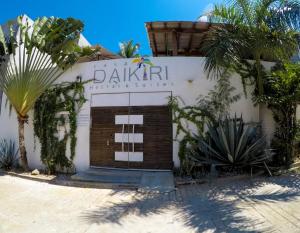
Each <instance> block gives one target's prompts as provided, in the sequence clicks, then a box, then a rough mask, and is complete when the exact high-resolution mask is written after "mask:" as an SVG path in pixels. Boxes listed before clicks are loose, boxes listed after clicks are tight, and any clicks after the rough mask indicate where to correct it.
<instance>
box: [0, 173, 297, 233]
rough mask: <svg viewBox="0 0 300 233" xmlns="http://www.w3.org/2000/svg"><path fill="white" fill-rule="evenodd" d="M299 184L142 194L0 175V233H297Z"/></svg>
mask: <svg viewBox="0 0 300 233" xmlns="http://www.w3.org/2000/svg"><path fill="white" fill-rule="evenodd" d="M299 178H300V177H297V176H287V177H274V178H267V179H265V180H263V179H257V180H253V181H249V180H247V181H239V182H237V181H235V182H233V181H232V182H228V183H226V184H219V183H218V184H216V183H212V184H211V185H193V186H184V187H181V188H180V189H179V190H178V191H176V192H172V193H168V194H141V193H138V192H135V191H126V190H110V189H88V188H86V189H84V188H74V187H65V186H58V185H49V184H46V183H38V182H35V181H29V180H23V179H20V178H15V177H10V176H0V232H1V233H7V232H9V233H14V232H15V233H27V232H28V233H29V232H30V233H33V232H38V233H39V232H42V233H48V232H60V233H65V232H70V233H75V232H78V233H82V232H88V233H92V232H97V233H106V232H107V233H117V232H121V233H123V232H126V233H131V232H137V233H150V232H151V233H152V232H153V233H160V232H162V233H192V232H193V233H194V232H284V233H287V232H300V221H299V220H300V179H299Z"/></svg>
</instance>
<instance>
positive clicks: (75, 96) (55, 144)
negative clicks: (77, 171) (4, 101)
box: [34, 81, 86, 173]
mask: <svg viewBox="0 0 300 233" xmlns="http://www.w3.org/2000/svg"><path fill="white" fill-rule="evenodd" d="M85 83H86V82H79V81H76V82H72V83H70V82H65V83H62V84H58V85H55V86H53V87H51V88H50V89H48V90H47V91H46V92H45V93H44V94H43V95H42V96H41V97H40V98H39V99H38V100H37V102H36V104H35V106H34V133H35V136H37V138H38V139H39V141H40V143H41V160H42V162H43V163H44V165H45V166H46V168H47V170H48V172H49V173H53V172H55V171H56V168H57V167H59V168H61V169H63V168H70V167H71V166H72V161H73V159H74V156H75V147H76V142H77V138H76V130H77V112H78V111H79V109H80V108H81V107H82V105H83V104H84V103H85V102H86V99H85V97H84V84H85ZM68 125H69V129H68V127H67V126H68ZM61 130H63V133H64V136H63V138H60V137H59V135H60V131H61ZM68 139H70V152H71V155H70V158H67V156H66V146H67V142H68Z"/></svg>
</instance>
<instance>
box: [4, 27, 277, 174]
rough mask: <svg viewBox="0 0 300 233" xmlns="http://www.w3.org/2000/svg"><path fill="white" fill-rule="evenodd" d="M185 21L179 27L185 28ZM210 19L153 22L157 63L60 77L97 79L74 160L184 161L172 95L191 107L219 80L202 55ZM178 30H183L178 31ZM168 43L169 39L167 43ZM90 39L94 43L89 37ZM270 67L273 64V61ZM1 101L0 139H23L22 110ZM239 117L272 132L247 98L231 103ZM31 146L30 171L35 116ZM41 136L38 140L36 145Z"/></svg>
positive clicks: (117, 163)
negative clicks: (206, 67)
mask: <svg viewBox="0 0 300 233" xmlns="http://www.w3.org/2000/svg"><path fill="white" fill-rule="evenodd" d="M179 24H180V27H179ZM208 27H209V25H208V24H207V23H205V22H180V23H179V22H168V23H167V22H156V23H147V30H148V34H149V39H150V44H151V48H152V50H153V54H154V56H155V57H151V58H149V59H150V60H151V62H152V63H153V66H148V65H145V69H146V70H145V71H146V74H145V73H144V67H141V68H139V67H138V66H137V64H136V63H133V59H110V60H99V61H89V62H83V63H78V64H76V65H74V66H73V67H72V68H71V69H70V70H68V71H67V72H66V73H65V74H64V75H63V76H62V77H61V78H60V79H59V82H62V81H75V80H76V79H77V77H81V79H82V80H83V81H84V80H90V79H92V80H93V81H92V82H90V83H88V84H86V87H85V97H86V99H87V100H88V101H87V102H86V103H85V104H84V106H83V107H82V109H81V111H80V112H79V114H78V128H77V146H76V155H75V158H74V164H75V166H76V169H77V170H86V169H88V168H89V167H90V166H97V167H120V168H143V169H172V167H173V166H179V159H178V143H177V142H175V141H174V140H173V139H174V138H175V132H176V125H173V124H172V115H171V111H170V109H169V107H168V105H167V101H168V97H169V96H180V97H181V98H182V99H183V100H184V101H185V103H186V104H189V105H192V104H195V102H196V99H197V97H198V96H199V95H200V94H201V95H206V94H207V93H208V91H209V90H211V89H212V88H213V86H214V85H215V81H214V80H209V79H207V74H206V73H205V72H204V69H203V65H204V58H203V57H201V54H199V49H198V47H199V46H200V43H201V40H202V39H203V38H202V37H201V35H202V34H201V32H203V31H205V30H207V28H208ZM176 30H177V31H176ZM162 41H164V43H161V42H162ZM86 43H88V42H87V41H86ZM266 65H268V66H269V65H270V64H267V63H266ZM232 85H233V86H235V87H236V89H237V92H238V93H242V92H243V88H242V83H241V79H240V78H239V77H238V76H237V75H236V76H233V77H232ZM5 102H6V98H5V96H3V98H2V112H1V115H0V138H7V139H14V140H15V141H16V142H17V139H18V126H17V118H16V114H15V113H14V112H12V114H11V115H9V110H8V108H5V107H4V105H5ZM231 112H232V114H235V113H237V114H238V115H239V114H242V115H243V118H244V120H245V121H254V122H259V121H261V120H263V123H264V124H263V129H264V131H265V132H266V133H267V134H268V135H271V134H272V130H273V127H274V126H273V121H272V115H271V114H270V113H269V112H268V111H267V110H266V109H261V110H260V109H259V107H255V106H254V105H253V103H252V101H251V97H249V98H248V99H247V98H245V97H244V95H242V98H241V99H240V100H239V101H238V102H236V103H235V104H233V105H232V106H231ZM25 139H26V149H27V156H28V161H29V166H30V167H31V168H42V167H43V165H42V163H41V161H40V146H39V142H38V139H35V140H34V136H33V126H32V113H31V114H30V120H29V124H28V125H27V126H26V128H25ZM34 141H35V143H34Z"/></svg>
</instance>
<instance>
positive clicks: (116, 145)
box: [90, 106, 173, 169]
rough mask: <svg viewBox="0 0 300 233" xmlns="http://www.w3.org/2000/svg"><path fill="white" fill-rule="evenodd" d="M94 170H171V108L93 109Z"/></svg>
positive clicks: (92, 160) (91, 143)
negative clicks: (107, 168)
mask: <svg viewBox="0 0 300 233" xmlns="http://www.w3.org/2000/svg"><path fill="white" fill-rule="evenodd" d="M91 117H92V125H91V130H90V164H91V166H100V167H116V168H140V169H172V167H173V159H172V114H171V110H170V109H169V107H168V106H136V107H134V106H133V107H132V106H131V107H93V108H92V109H91Z"/></svg>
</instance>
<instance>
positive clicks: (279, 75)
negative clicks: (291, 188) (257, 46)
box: [255, 63, 300, 165]
mask: <svg viewBox="0 0 300 233" xmlns="http://www.w3.org/2000/svg"><path fill="white" fill-rule="evenodd" d="M264 88H265V94H264V95H261V96H257V97H256V98H255V100H256V102H258V103H265V104H267V106H268V108H269V109H271V111H272V113H273V118H274V120H275V122H276V130H275V134H274V139H273V142H272V147H273V148H274V149H276V152H277V153H276V154H277V156H276V161H275V162H276V163H277V164H278V165H282V164H285V165H289V164H290V163H291V162H292V161H293V157H294V143H295V140H296V137H297V132H298V129H299V127H298V123H297V119H296V110H297V105H298V103H299V101H300V65H299V64H290V63H286V64H284V65H282V64H278V65H277V66H275V67H274V68H273V70H272V72H271V73H270V74H269V75H267V76H266V78H265V79H264Z"/></svg>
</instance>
